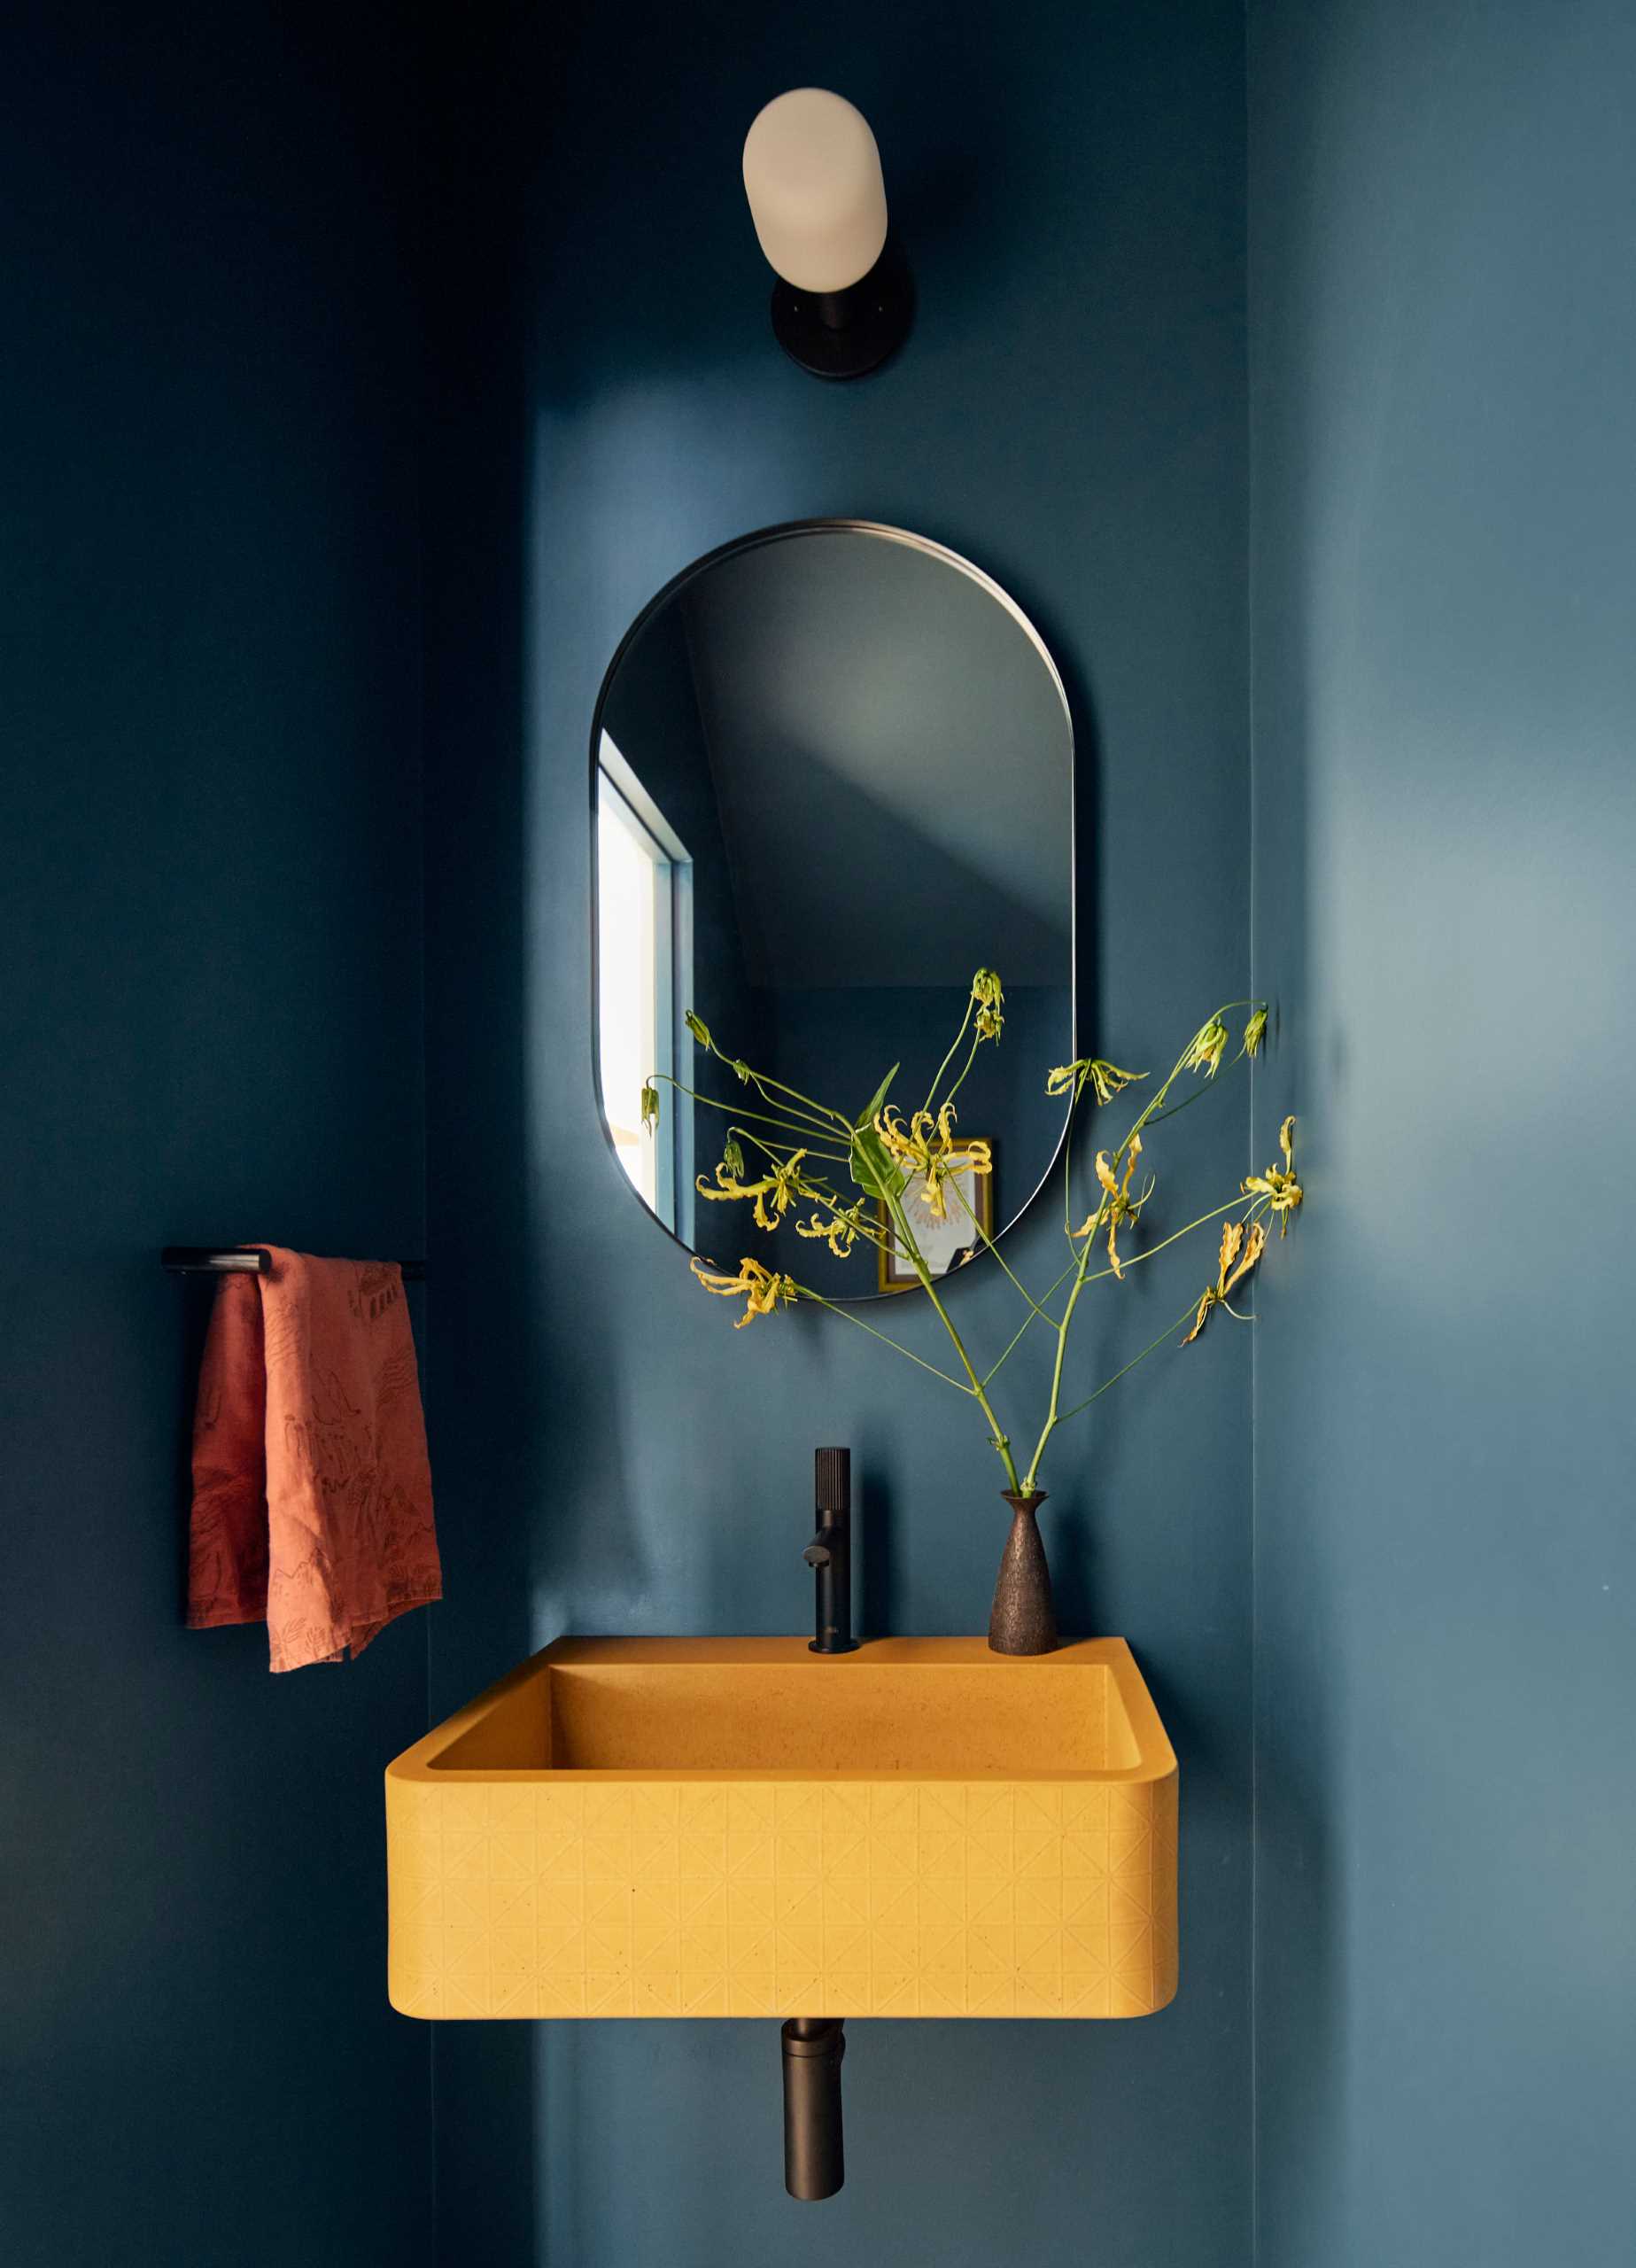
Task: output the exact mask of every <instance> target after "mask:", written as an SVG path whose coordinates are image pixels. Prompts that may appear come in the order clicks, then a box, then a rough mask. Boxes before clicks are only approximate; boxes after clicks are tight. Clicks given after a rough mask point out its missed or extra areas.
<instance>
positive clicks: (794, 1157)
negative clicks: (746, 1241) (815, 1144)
mask: <svg viewBox="0 0 1636 2268" xmlns="http://www.w3.org/2000/svg"><path fill="white" fill-rule="evenodd" d="M806 1154H807V1153H806V1152H805V1151H804V1150H792V1151H791V1153H790V1154H789V1156H788V1157H787V1159H786V1160H785V1161H784V1162H783V1164H782V1165H779V1163H778V1162H777V1161H774V1163H773V1167H772V1170H771V1173H768V1174H765V1175H764V1176H763V1177H762V1178H761V1180H759V1181H744V1180H742V1179H740V1175H739V1174H737V1173H735V1172H733V1169H732V1166H731V1163H730V1161H728V1160H727V1159H725V1158H724V1159H723V1161H722V1162H721V1164H720V1165H718V1166H717V1169H716V1186H715V1188H714V1189H712V1188H711V1186H710V1184H709V1182H708V1181H706V1179H705V1178H704V1176H703V1175H702V1174H700V1175H699V1177H698V1178H697V1179H696V1180H695V1181H694V1188H695V1189H696V1190H697V1191H698V1192H699V1194H700V1196H701V1197H708V1198H709V1199H710V1200H711V1201H712V1202H713V1203H719V1202H721V1201H722V1200H725V1199H728V1198H748V1199H751V1200H754V1203H755V1207H756V1227H757V1228H758V1229H776V1228H777V1227H778V1225H779V1222H780V1221H781V1220H782V1219H783V1217H784V1216H785V1214H786V1213H787V1212H788V1210H789V1208H790V1207H791V1206H792V1205H793V1204H794V1202H795V1200H796V1198H797V1197H799V1196H801V1195H802V1178H801V1161H802V1158H804V1157H805V1156H806ZM743 1162H744V1160H743V1153H740V1158H739V1163H740V1168H742V1166H743Z"/></svg>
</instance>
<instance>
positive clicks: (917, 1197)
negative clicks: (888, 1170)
mask: <svg viewBox="0 0 1636 2268" xmlns="http://www.w3.org/2000/svg"><path fill="white" fill-rule="evenodd" d="M973 1146H974V1147H977V1145H973ZM983 1147H986V1150H987V1153H988V1155H989V1161H990V1164H989V1171H988V1172H987V1173H974V1172H973V1169H972V1168H971V1166H970V1165H969V1163H967V1162H966V1161H967V1160H968V1159H969V1157H970V1156H971V1154H972V1153H971V1152H970V1151H967V1150H958V1151H956V1152H955V1153H954V1154H953V1160H952V1162H951V1166H950V1173H949V1177H948V1180H949V1185H948V1187H947V1188H946V1189H945V1191H944V1192H943V1217H942V1219H941V1220H940V1219H939V1218H938V1217H937V1216H936V1215H935V1214H934V1212H933V1210H932V1208H931V1207H930V1205H929V1204H928V1203H927V1197H926V1184H925V1177H924V1176H922V1175H919V1174H917V1175H916V1176H915V1177H914V1179H913V1180H912V1181H911V1183H910V1184H909V1186H908V1188H907V1189H906V1190H905V1191H904V1192H903V1203H904V1208H905V1210H906V1211H907V1212H908V1215H909V1220H910V1224H911V1227H912V1228H913V1230H914V1237H915V1242H916V1243H917V1244H918V1245H919V1247H920V1256H921V1258H922V1259H923V1260H924V1261H925V1262H926V1264H927V1267H928V1268H929V1269H930V1270H931V1272H932V1274H933V1275H934V1276H950V1275H952V1274H953V1272H954V1270H956V1269H957V1268H961V1267H964V1266H965V1262H967V1261H968V1260H973V1259H975V1257H976V1256H977V1254H978V1253H979V1252H981V1249H982V1239H983V1237H991V1236H992V1235H993V1234H994V1176H995V1171H996V1168H995V1166H994V1164H993V1156H994V1145H993V1143H992V1142H990V1143H988V1144H987V1145H986V1146H983ZM962 1200H964V1202H962ZM876 1207H877V1211H878V1214H879V1217H880V1228H881V1232H882V1240H881V1242H880V1245H879V1246H878V1247H877V1248H876V1257H877V1259H878V1261H879V1263H880V1269H879V1275H880V1289H881V1290H882V1291H883V1292H912V1291H913V1290H914V1289H915V1287H916V1286H917V1285H918V1284H919V1281H920V1278H919V1277H918V1276H917V1275H916V1274H915V1271H914V1269H913V1267H912V1266H911V1262H910V1260H909V1257H908V1254H906V1253H905V1252H904V1251H903V1247H902V1246H901V1245H900V1244H899V1243H898V1241H897V1239H896V1235H895V1234H894V1233H893V1229H892V1223H891V1218H890V1216H889V1215H888V1212H887V1208H886V1206H885V1204H884V1202H882V1201H881V1200H876ZM973 1215H975V1216H976V1219H977V1223H978V1224H979V1226H980V1228H981V1234H980V1233H979V1228H978V1227H973Z"/></svg>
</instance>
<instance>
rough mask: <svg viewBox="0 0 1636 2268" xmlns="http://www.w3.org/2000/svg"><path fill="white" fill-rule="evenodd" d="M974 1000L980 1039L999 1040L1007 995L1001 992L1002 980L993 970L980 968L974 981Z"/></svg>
mask: <svg viewBox="0 0 1636 2268" xmlns="http://www.w3.org/2000/svg"><path fill="white" fill-rule="evenodd" d="M972 1000H973V1006H975V1007H976V1010H977V1037H978V1038H979V1039H998V1037H999V1036H1000V1032H1001V1029H1002V1028H1003V1027H1004V1022H1005V1019H1004V1016H1003V1015H1002V1014H1000V1010H1001V1009H1002V1008H1003V1007H1004V1005H1005V995H1004V992H1003V991H1002V990H1000V980H999V978H998V977H997V976H996V975H995V973H994V971H993V969H991V968H980V969H979V970H978V971H977V974H976V975H974V976H973V979H972Z"/></svg>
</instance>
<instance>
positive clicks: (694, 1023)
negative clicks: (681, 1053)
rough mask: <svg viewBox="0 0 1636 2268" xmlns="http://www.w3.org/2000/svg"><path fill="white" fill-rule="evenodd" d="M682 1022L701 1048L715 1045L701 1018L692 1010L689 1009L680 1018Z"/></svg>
mask: <svg viewBox="0 0 1636 2268" xmlns="http://www.w3.org/2000/svg"><path fill="white" fill-rule="evenodd" d="M682 1021H683V1022H684V1023H685V1024H686V1027H687V1029H688V1030H689V1031H690V1032H691V1033H692V1034H693V1036H694V1038H695V1039H696V1040H697V1041H698V1043H699V1045H700V1046H701V1047H704V1048H709V1047H713V1046H714V1045H715V1042H714V1041H713V1040H712V1039H711V1037H710V1028H709V1024H707V1023H706V1022H705V1021H704V1018H703V1017H702V1016H701V1015H697V1014H694V1010H693V1009H691V1008H689V1009H688V1010H687V1011H686V1014H684V1016H683V1017H682Z"/></svg>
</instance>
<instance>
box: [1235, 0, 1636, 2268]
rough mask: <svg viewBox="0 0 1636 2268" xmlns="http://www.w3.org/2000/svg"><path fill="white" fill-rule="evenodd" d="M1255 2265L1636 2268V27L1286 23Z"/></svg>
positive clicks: (1382, 5) (1261, 1572) (1262, 1392)
mask: <svg viewBox="0 0 1636 2268" xmlns="http://www.w3.org/2000/svg"><path fill="white" fill-rule="evenodd" d="M1250 19H1251V27H1252V56H1251V90H1252V105H1251V143H1252V268H1251V307H1252V406H1253V436H1254V461H1255V509H1254V548H1253V571H1254V590H1255V604H1254V657H1255V693H1256V697H1255V773H1256V963H1257V967H1258V970H1259V971H1260V973H1261V975H1262V977H1263V979H1264V981H1265V982H1267V983H1269V984H1270V985H1272V986H1274V987H1275V988H1276V990H1277V991H1278V993H1279V996H1280V1012H1281V1017H1282V1021H1283V1027H1284V1031H1285V1036H1286V1037H1285V1044H1284V1046H1283V1049H1282V1051H1281V1052H1279V1053H1278V1054H1277V1055H1275V1057H1274V1058H1273V1060H1272V1063H1271V1065H1270V1067H1269V1068H1268V1072H1267V1074H1266V1075H1265V1076H1264V1077H1262V1078H1260V1079H1259V1080H1258V1089H1259V1092H1258V1109H1257V1117H1258V1122H1259V1129H1260V1132H1259V1144H1258V1150H1259V1153H1260V1154H1268V1153H1270V1149H1271V1144H1272V1140H1273V1136H1274V1130H1275V1127H1276V1123H1277V1120H1278V1117H1279V1115H1280V1114H1281V1112H1282V1111H1283V1110H1284V1109H1285V1108H1286V1107H1295V1106H1299V1107H1300V1109H1301V1110H1302V1111H1303V1113H1304V1114H1305V1123H1306V1129H1307V1133H1306V1142H1305V1147H1304V1156H1305V1165H1306V1184H1307V1192H1308V1198H1309V1208H1308V1215H1307V1217H1306V1218H1305V1219H1304V1220H1303V1221H1302V1223H1301V1226H1300V1233H1299V1239H1297V1238H1294V1237H1292V1238H1291V1241H1290V1244H1289V1246H1288V1247H1287V1248H1286V1252H1285V1253H1284V1254H1280V1255H1279V1257H1280V1260H1281V1261H1284V1260H1286V1259H1287V1263H1288V1264H1287V1265H1285V1266H1281V1268H1280V1270H1279V1271H1278V1274H1277V1276H1276V1278H1272V1277H1269V1278H1268V1283H1267V1285H1265V1287H1264V1295H1263V1297H1262V1299H1261V1301H1260V1305H1261V1307H1262V1309H1263V1315H1264V1327H1263V1331H1262V1332H1261V1333H1260V1335H1258V1339H1257V1349H1258V1353H1257V1398H1256V1445H1257V1446H1256V1456H1257V1484H1256V1587H1257V1613H1258V1624H1257V1648H1256V1677H1257V1688H1258V1706H1257V1720H1258V1733H1259V1740H1258V1751H1257V1764H1258V1788H1259V1817H1260V1839H1259V1846H1258V1866H1257V1946H1258V1952H1257V1963H1256V1977H1257V2010H1258V2049H1257V2067H1258V2072H1259V2090H1258V2092H1259V2099H1260V2122H1259V2124H1260V2153H1259V2163H1260V2199H1261V2224H1262V2226H1261V2235H1262V2243H1261V2252H1260V2256H1261V2259H1262V2261H1263V2263H1264V2264H1265V2268H1314V2264H1318V2263H1322V2264H1324V2268H1380V2264H1383V2263H1388V2262H1389V2263H1391V2264H1392V2268H1444V2264H1446V2263H1451V2262H1456V2261H1458V2262H1477V2261H1480V2262H1483V2263H1484V2264H1485V2268H1525V2264H1533V2263H1535V2262H1541V2261H1549V2262H1551V2263H1552V2264H1554V2268H1608V2264H1609V2263H1611V2262H1613V2261H1624V2260H1629V2259H1632V2257H1636V2186H1632V2179H1631V2154H1630V2142H1631V2104H1632V2100H1633V2099H1636V2027H1633V2026H1632V2008H1633V2007H1636V1927H1633V1926H1632V1891H1631V1876H1632V1821H1633V1820H1636V1775H1633V1773H1632V1739H1631V1728H1632V1718H1633V1716H1636V1643H1633V1641H1632V1623H1631V1599H1632V1579H1633V1578H1636V1527H1633V1526H1632V1519H1631V1472H1632V1452H1633V1451H1636V1402H1632V1393H1631V1384H1630V1348H1631V1301H1630V1276H1631V1270H1630V1265H1629V1256H1628V1241H1627V1239H1626V1238H1625V1237H1624V1233H1623V1231H1622V1228H1621V1223H1623V1222H1624V1220H1625V1219H1626V1218H1627V1217H1628V1214H1629V1209H1630V1169H1631V1154H1632V1140H1631V1124H1632V1109H1633V1107H1636V1076H1633V1075H1632V1062H1631V1053H1630V1048H1629V1045H1628V1030H1629V1021H1630V1014H1631V1002H1632V998H1633V997H1636V912H1633V911H1632V905H1633V900H1632V873H1636V759H1633V757H1632V743H1633V742H1636V640H1633V639H1632V624H1636V548H1633V547H1632V496H1633V495H1636V396H1633V395H1632V385H1631V370H1632V360H1633V358H1636V303H1633V302H1632V293H1631V276H1630V260H1629V218H1630V214H1631V212H1632V206H1633V203H1636V143H1633V142H1632V135H1631V120H1630V112H1631V103H1630V96H1631V89H1632V86H1633V85H1636V19H1633V18H1632V12H1631V10H1630V8H1629V6H1628V5H1627V4H1624V0H1558V4H1556V5H1554V6H1551V7H1532V6H1528V5H1513V6H1507V7H1502V8H1488V9H1482V8H1477V9H1474V8H1471V7H1469V6H1465V5H1454V4H1452V0H1326V4H1322V5H1316V6H1314V5H1313V4H1311V0H1288V4H1285V0H1256V4H1254V5H1253V6H1252V9H1251V11H1250Z"/></svg>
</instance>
